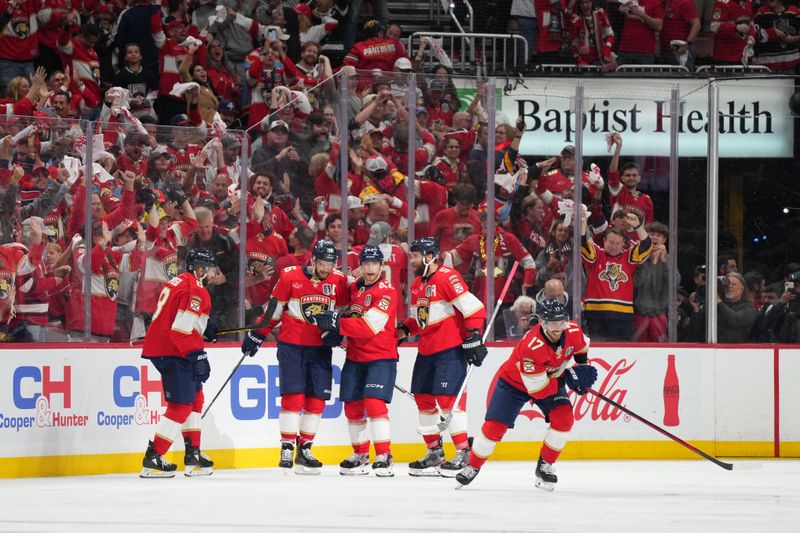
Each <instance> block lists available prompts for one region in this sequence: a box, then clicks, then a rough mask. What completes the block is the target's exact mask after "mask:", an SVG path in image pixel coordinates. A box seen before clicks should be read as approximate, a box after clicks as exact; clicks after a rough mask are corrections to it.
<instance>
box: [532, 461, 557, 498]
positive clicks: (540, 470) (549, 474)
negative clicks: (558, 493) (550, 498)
mask: <svg viewBox="0 0 800 533" xmlns="http://www.w3.org/2000/svg"><path fill="white" fill-rule="evenodd" d="M535 476H536V488H539V489H542V490H546V491H548V492H553V490H554V489H555V488H556V483H558V477H557V476H556V469H555V468H554V467H553V465H551V464H550V463H548V462H547V461H545V460H544V459H542V458H541V457H539V462H538V463H536V474H535Z"/></svg>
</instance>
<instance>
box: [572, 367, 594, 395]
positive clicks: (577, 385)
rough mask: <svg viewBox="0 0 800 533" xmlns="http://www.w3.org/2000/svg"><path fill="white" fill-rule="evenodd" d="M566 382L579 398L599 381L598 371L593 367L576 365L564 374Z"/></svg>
mask: <svg viewBox="0 0 800 533" xmlns="http://www.w3.org/2000/svg"><path fill="white" fill-rule="evenodd" d="M564 381H566V382H567V386H568V387H569V388H570V389H572V390H574V391H575V392H576V393H578V396H583V395H584V394H586V393H587V392H589V387H591V386H592V385H594V382H595V381H597V369H596V368H595V367H593V366H591V365H575V366H573V367H572V368H568V369H567V371H566V372H564Z"/></svg>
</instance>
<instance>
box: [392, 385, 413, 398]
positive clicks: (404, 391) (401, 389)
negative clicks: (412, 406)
mask: <svg viewBox="0 0 800 533" xmlns="http://www.w3.org/2000/svg"><path fill="white" fill-rule="evenodd" d="M394 388H395V389H397V390H399V391H400V392H402V393H403V394H405V395H406V396H408V397H409V398H411V399H412V400H413V399H414V395H413V394H411V393H410V392H409V391H408V389H405V388H403V387H402V386H401V385H398V384H397V383H395V384H394Z"/></svg>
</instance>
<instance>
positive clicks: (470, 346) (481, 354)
mask: <svg viewBox="0 0 800 533" xmlns="http://www.w3.org/2000/svg"><path fill="white" fill-rule="evenodd" d="M487 353H488V351H487V350H486V346H484V345H483V341H482V340H481V336H480V335H479V334H478V332H477V331H475V332H473V333H472V334H471V335H470V336H469V337H467V338H466V339H464V341H463V342H462V343H461V355H462V356H463V357H464V360H465V361H466V362H467V364H470V365H475V366H481V365H482V364H483V360H484V359H486V354H487Z"/></svg>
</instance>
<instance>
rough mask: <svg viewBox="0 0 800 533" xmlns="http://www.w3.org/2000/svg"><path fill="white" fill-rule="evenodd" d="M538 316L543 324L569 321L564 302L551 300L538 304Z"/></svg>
mask: <svg viewBox="0 0 800 533" xmlns="http://www.w3.org/2000/svg"><path fill="white" fill-rule="evenodd" d="M536 314H537V315H538V316H539V320H540V321H542V322H559V321H566V320H569V313H568V312H567V306H566V305H564V302H562V301H561V300H557V299H556V298H549V299H547V300H545V301H543V302H540V303H537V304H536Z"/></svg>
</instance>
